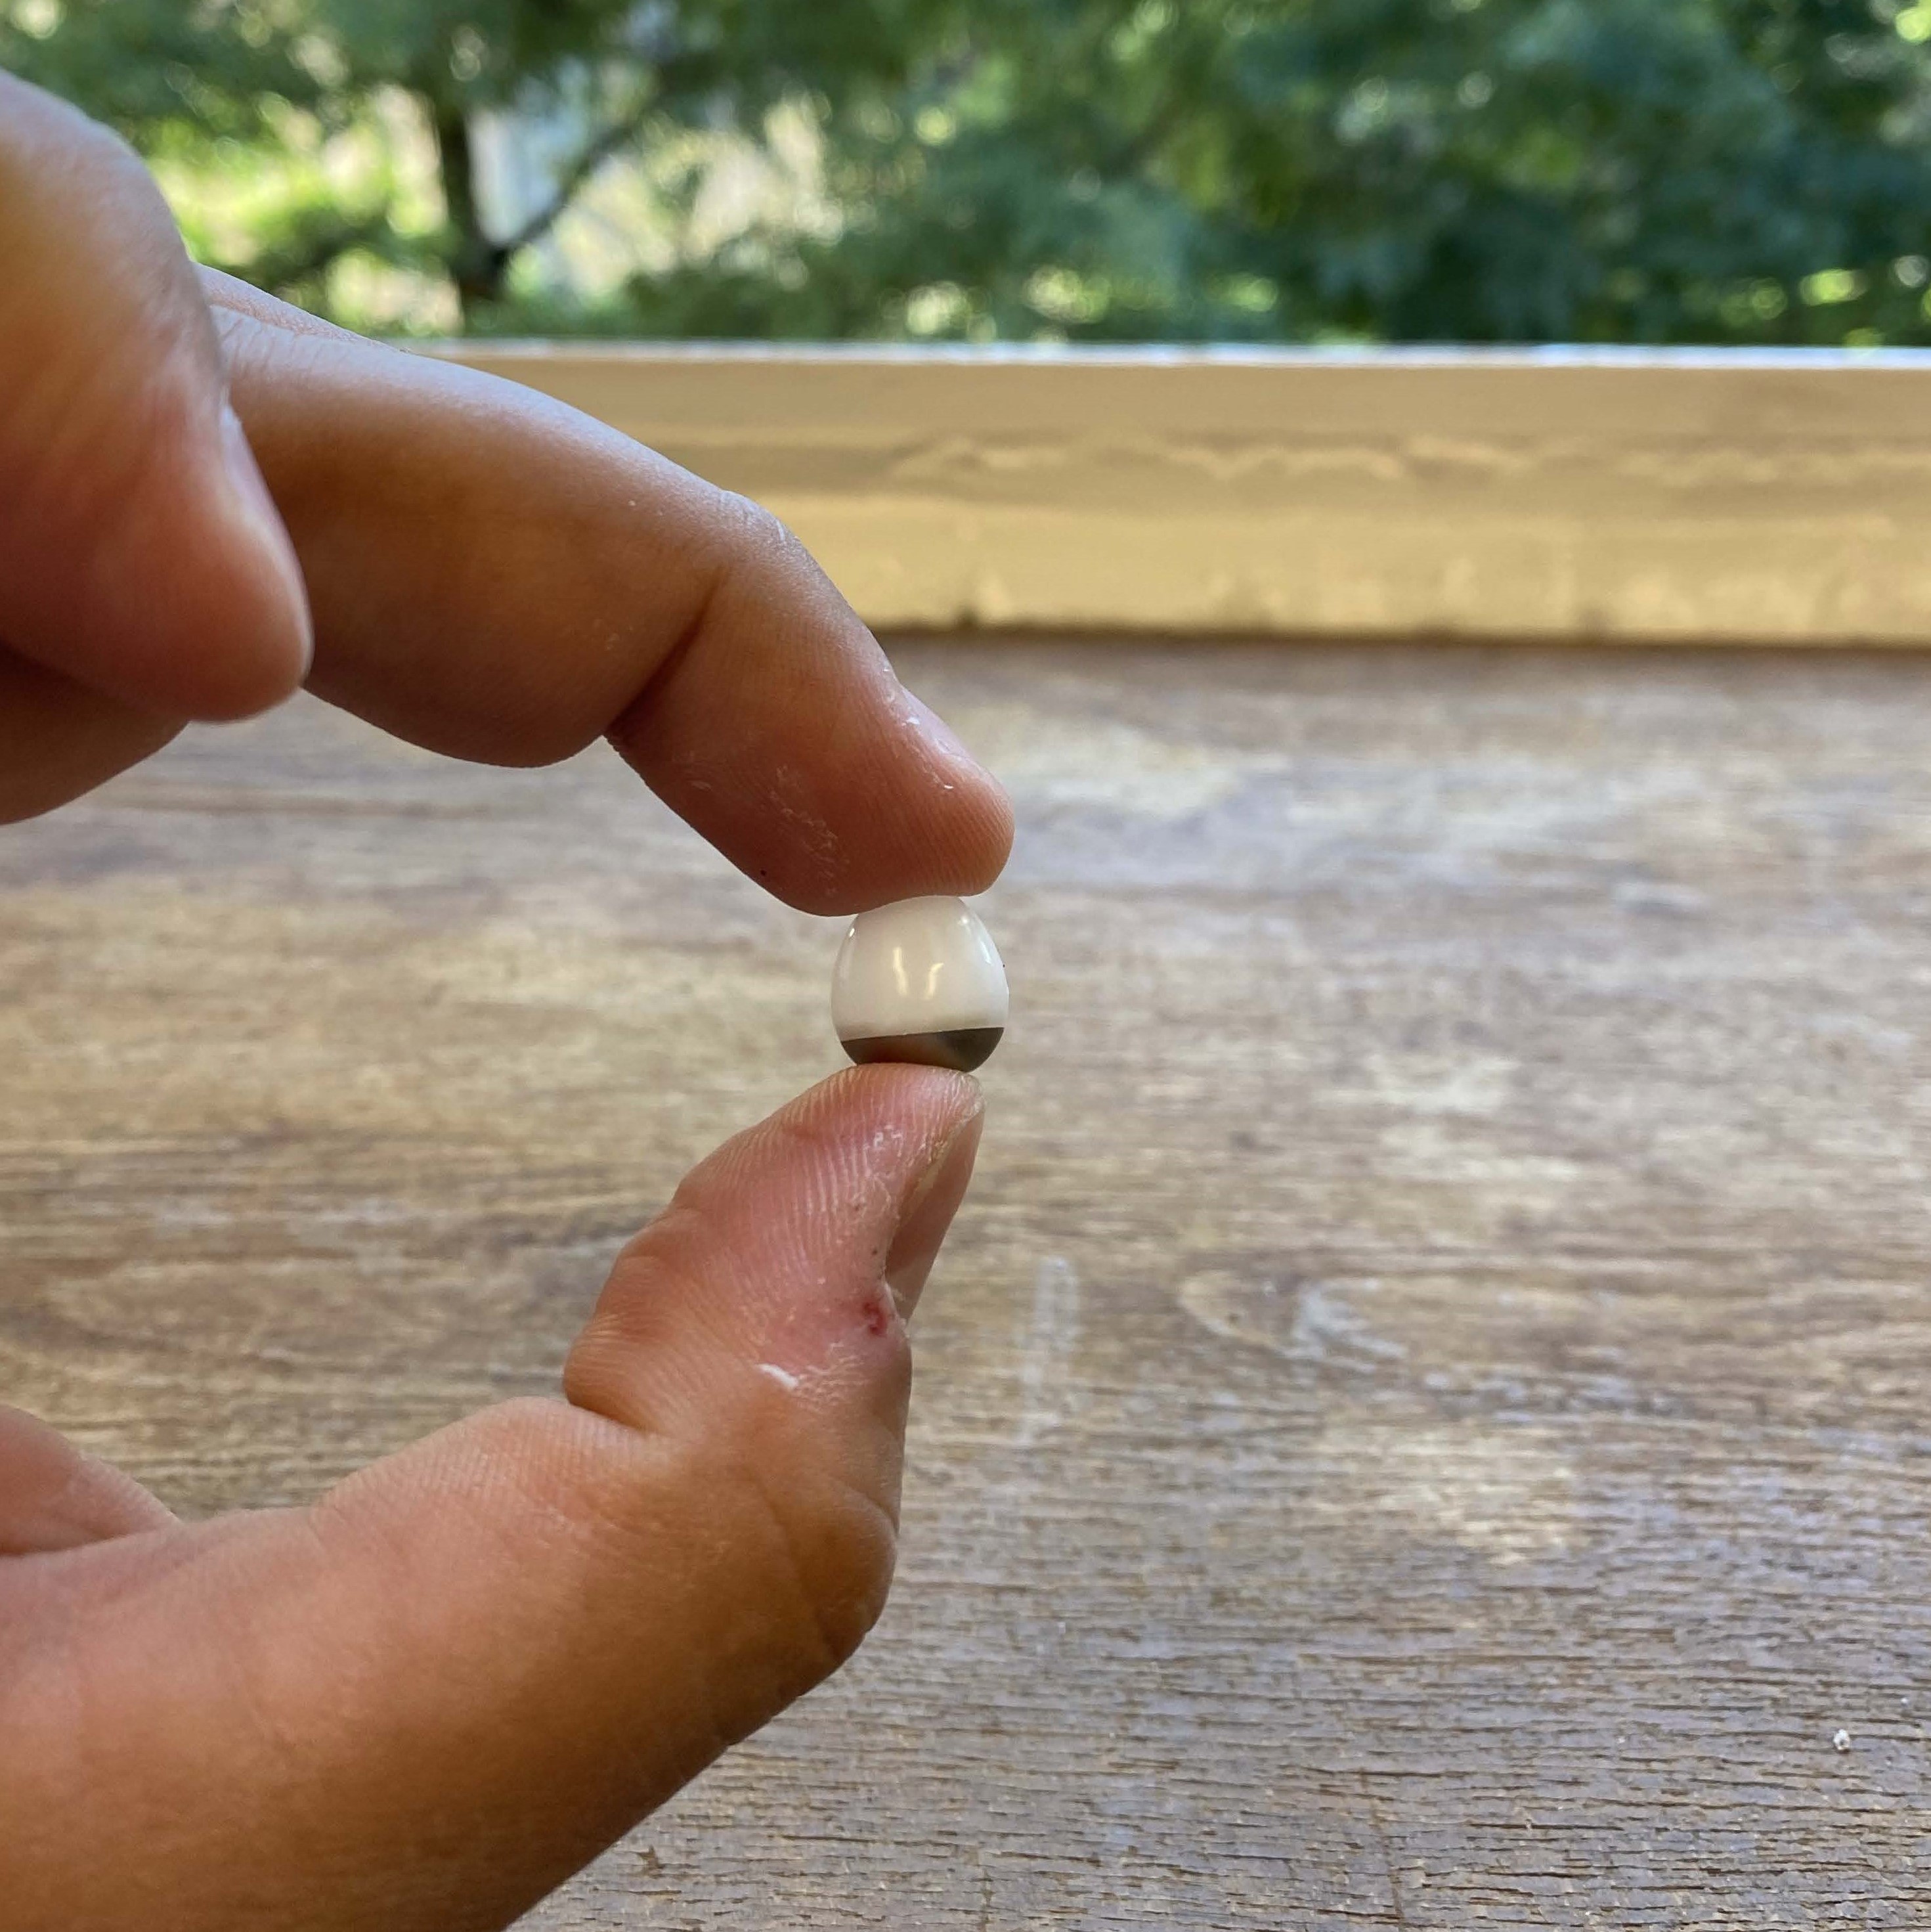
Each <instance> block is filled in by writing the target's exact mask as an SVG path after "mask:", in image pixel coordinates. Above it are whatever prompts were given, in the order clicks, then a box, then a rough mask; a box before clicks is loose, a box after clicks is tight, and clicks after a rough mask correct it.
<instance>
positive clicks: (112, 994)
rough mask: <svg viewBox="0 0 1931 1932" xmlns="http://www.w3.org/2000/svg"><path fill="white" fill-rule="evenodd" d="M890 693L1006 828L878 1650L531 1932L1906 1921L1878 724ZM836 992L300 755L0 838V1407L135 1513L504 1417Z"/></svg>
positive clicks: (1525, 663)
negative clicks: (966, 1126)
mask: <svg viewBox="0 0 1931 1932" xmlns="http://www.w3.org/2000/svg"><path fill="white" fill-rule="evenodd" d="M901 658H902V661H903V665H904V669H905V670H906V672H907V675H908V677H909V678H910V680H911V681H912V682H913V684H914V685H915V686H916V687H917V688H920V689H922V691H924V692H925V694H927V695H928V697H931V698H932V699H933V700H934V701H936V702H937V703H939V705H940V706H941V708H942V709H944V710H946V712H948V713H949V715H951V716H952V718H954V719H955V721H956V722H957V723H958V724H959V725H960V727H961V729H962V730H963V732H964V735H965V736H966V737H967V739H968V740H969V741H970V742H973V744H975V745H976V746H977V747H978V748H979V749H980V750H981V751H982V752H983V754H985V755H986V756H987V757H988V759H989V760H990V761H991V763H993V764H994V766H996V767H997V768H998V769H1000V770H1001V771H1002V772H1003V774H1004V775H1006V778H1008V779H1009V781H1010V783H1011V784H1012V787H1013V790H1014V791H1015V795H1016V796H1017V799H1018V804H1019V808H1020V812H1021V825H1022V828H1023V829H1022V833H1021V842H1020V844H1019V848H1018V853H1017V856H1016V857H1015V860H1014V862H1013V865H1012V870H1011V872H1010V874H1009V876H1008V878H1007V880H1006V882H1005V883H1003V885H1002V886H1000V888H999V889H998V891H997V892H996V893H995V894H994V895H993V898H992V900H991V905H990V908H989V916H990V917H991V921H992V923H993V925H994V929H995V930H996V932H997V934H998V935H999V938H1000V941H1001V942H1002V944H1003V945H1004V947H1005V948H1006V956H1007V959H1008V960H1009V963H1010V965H1011V967H1012V976H1013V981H1014V985H1015V989H1016V1001H1017V1004H1016V1008H1015V1025H1014V1028H1013V1031H1012V1034H1011V1035H1010V1037H1009V1042H1008V1044H1007V1045H1006V1047H1005V1049H1003V1051H1002V1052H1001V1053H1000V1055H999V1057H998V1058H997V1059H996V1060H995V1061H994V1062H993V1063H992V1064H991V1067H989V1068H988V1073H987V1085H988V1090H989V1094H990V1101H991V1123H992V1124H991V1131H990V1133H989V1134H988V1145H987V1152H986V1155H985V1160H984V1161H983V1163H982V1183H981V1185H980V1187H979V1190H978V1192H977V1193H976V1196H975V1197H974V1199H973V1202H972V1204H971V1205H970V1208H969V1209H968V1211H967V1214H966V1216H965V1217H964V1221H963V1223H962V1224H961V1227H960V1229H959V1230H958V1234H957V1235H956V1237H955V1242H954V1244H953V1246H952V1248H951V1250H949V1253H948V1256H947V1257H946V1260H945V1261H944V1262H943V1264H942V1266H941V1270H940V1274H939V1276H938V1277H937V1280H936V1281H935V1283H934V1288H933V1290H932V1292H931V1294H930V1295H928V1298H927V1300H926V1302H925V1304H924V1306H923V1307H922V1309H921V1310H920V1313H919V1325H918V1341H919V1388H918V1392H917V1397H916V1426H915V1429H914V1432H913V1446H912V1452H911V1465H910V1475H909V1478H908V1483H907V1511H906V1539H905V1548H904V1561H903V1566H902V1569H901V1577H900V1580H899V1583H898V1590H897V1593H896V1595H895V1598H894V1599H893V1602H892V1607H891V1610H889V1613H888V1615H887V1616H886V1622H885V1623H884V1625H883V1627H882V1628H880V1631H879V1632H878V1634H877V1636H876V1637H874V1640H873V1641H872V1642H871V1643H870V1645H868V1647H867V1648H866V1649H865V1651H864V1652H862V1655H861V1656H860V1658H859V1660H858V1661H857V1662H856V1664H854V1665H853V1667H851V1668H850V1670H847V1672H846V1673H845V1674H844V1676H843V1677H842V1678H841V1679H839V1680H838V1681H837V1682H835V1684H833V1685H832V1686H830V1687H829V1688H828V1689H826V1691H823V1692H822V1693H821V1694H819V1695H818V1696H817V1697H814V1698H813V1699H811V1700H810V1701H809V1702H808V1704H807V1705H806V1706H805V1707H804V1708H802V1709H800V1710H799V1711H798V1712H796V1713H794V1714H793V1715H792V1716H791V1717H790V1718H788V1719H787V1720H786V1721H784V1722H782V1723H781V1724H778V1725H776V1726H775V1727H773V1728H772V1730H770V1731H769V1733H766V1735H765V1736H763V1737H762V1738H760V1739H758V1740H757V1741H755V1742H753V1743H752V1744H751V1745H749V1746H748V1747H746V1748H744V1749H743V1750H742V1751H739V1752H738V1753H736V1754H735V1755H734V1756H733V1757H730V1759H729V1760H727V1761H726V1762H725V1763H723V1764H722V1765H721V1766H719V1767H718V1769H716V1770H715V1771H714V1772H712V1774H711V1775H709V1777H707V1778H705V1779H704V1780H703V1781H701V1782H700V1784H698V1785H697V1787H695V1788H694V1790H691V1792H689V1793H687V1794H686V1795H685V1797H684V1798H683V1799H682V1800H680V1801H679V1802H678V1803H677V1804H676V1805H673V1807H672V1808H671V1809H670V1811H668V1812H667V1813H666V1814H664V1815H663V1816H661V1817H659V1818H658V1819H657V1820H655V1821H654V1822H653V1823H651V1824H650V1825H649V1826H646V1828H645V1829H643V1831H642V1832H639V1833H638V1834H637V1835H636V1836H635V1837H634V1838H632V1839H631V1840H630V1841H628V1842H627V1843H625V1844H623V1845H622V1846H619V1847H618V1848H617V1849H616V1850H614V1851H613V1852H611V1853H610V1855H609V1856H608V1857H607V1858H604V1860H603V1861H601V1863H600V1864H598V1865H597V1866H595V1867H594V1868H593V1869H592V1870H590V1871H589V1872H587V1873H584V1874H583V1876H581V1877H580V1879H578V1880H577V1882H574V1884H572V1885H570V1886H569V1887H568V1888H566V1889H565V1891H563V1892H562V1893H560V1894H558V1895H557V1896H556V1897H554V1898H553V1900H550V1902H549V1903H547V1905H546V1906H544V1907H543V1908H542V1909H541V1910H540V1911H538V1912H537V1913H536V1914H535V1915H534V1917H533V1918H532V1921H530V1922H531V1923H532V1924H534V1925H536V1926H538V1927H545V1928H558V1932H560V1928H562V1927H611V1926H625V1927H629V1926H639V1927H697V1926H703V1927H746V1928H749V1927H758V1928H772V1932H783V1928H789V1927H833V1926H837V1927H844V1926H853V1925H858V1926H884V1927H914V1928H923V1927H931V1928H945V1932H952V1928H958V1932H967V1928H980V1929H981V1932H1018V1928H1021V1927H1024V1928H1033V1927H1128V1926H1131V1927H1143V1926H1144V1927H1195V1926H1200V1927H1267V1928H1285V1927H1296V1928H1315V1927H1320V1928H1327V1927H1384V1926H1385V1927H1408V1928H1420V1927H1466V1926H1483V1927H1543V1926H1561V1927H1614V1928H1622V1927H1649V1926H1669V1927H1738V1928H1743V1927H1748V1928H1750V1932H1763V1928H1766V1927H1798V1926H1810V1925H1814V1924H1831V1925H1833V1926H1847V1925H1848V1926H1858V1927H1921V1926H1923V1925H1924V1924H1927V1923H1928V1922H1931V1811H1927V1800H1931V1770H1927V1752H1931V1728H1927V1727H1928V1726H1931V1526H1927V1499H1931V1409H1928V1408H1927V1403H1931V1395H1928V1394H1927V1391H1931V1291H1927V1282H1931V1200H1927V1163H1931V1077H1927V1076H1931V1022H1927V1013H1931V930H1927V914H1931V662H1927V661H1925V660H1922V659H1918V658H1889V659H1883V658H1867V657H1857V656H1849V655H1843V656H1803V655H1792V656H1777V655H1759V654H1756V653H1750V652H1744V653H1729V654H1714V653H1713V654H1710V655H1695V654H1684V655H1662V654H1658V655H1637V654H1630V655H1621V654H1613V653H1606V652H1584V653H1576V654H1570V653H1564V652H1537V651H1533V650H1494V651H1485V650H1480V649H1462V648H1456V649H1440V650H1427V649H1392V648H1363V649H1305V650H1303V649H1285V648H1281V647H1278V646H1275V647H1252V648H1243V647H1227V646H1209V645H1204V644H1191V643H1176V644H1174V645H1173V646H1168V647H1159V646H1142V645H1132V646H1126V645H1115V644H1099V643H1096V644H1093V645H1090V646H1079V645H1071V644H1068V645H1057V646H1045V645H1035V644H1019V643H1010V642H1002V641H999V640H985V641H973V642H960V641H948V642H940V643H926V644H920V645H918V646H910V647H907V648H906V649H904V650H903V652H901ZM834 939H835V930H834V929H833V928H832V927H831V926H829V925H828V924H827V923H826V922H821V921H817V920H813V919H807V918H804V917H802V916H797V915H794V914H793V913H789V912H787V911H785V910H783V909H781V908H779V907H774V906H772V905H771V904H767V903H766V902H764V901H763V900H761V899H760V897H759V895H757V892H754V890H753V889H751V887H750V886H748V885H747V884H745V883H744V882H742V881H741V880H739V879H738V878H737V877H736V876H735V875H734V874H731V873H730V871H728V870H727V868H724V866H723V865H721V863H720V862H718V861H716V860H715V859H713V858H712V856H711V855H710V854H709V853H708V852H706V850H704V849H703V848H702V847H700V845H699V844H698V843H697V840H696V839H695V838H694V837H693V836H692V835H690V834H688V832H685V830H684V829H683V828H682V826H679V824H677V823H676V822H675V821H674V820H671V819H670V817H668V815H667V814H665V813H664V811H661V809H660V808H658V807H657V806H656V805H655V804H654V803H653V802H652V801H651V800H650V799H649V798H648V797H647V796H646V795H644V794H643V793H642V792H641V791H640V790H638V789H637V787H635V785H634V783H633V782H632V781H631V780H630V778H628V775H627V774H625V772H623V771H622V769H620V768H619V766H617V764H616V761H615V760H614V759H613V758H611V757H608V756H607V755H605V754H594V755H592V756H589V757H585V758H583V759H581V760H578V761H577V762H576V763H574V764H572V765H571V766H568V767H565V768H563V769H559V770H556V771H552V772H544V773H538V774H505V773H495V772H480V771H472V770H468V769H461V768H458V767H456V766H448V765H445V764H443V763H440V762H439V761H437V760H433V759H431V758H430V757H427V756H425V755H423V754H418V753H415V752H413V751H408V750H406V749H403V748H398V747H397V746H394V745H390V744H388V743H386V742H384V741H382V740H381V739H379V738H377V737H376V736H375V735H374V734H373V733H370V732H369V731H367V730H364V729H363V728H362V727H360V726H358V725H356V724H352V723H351V722H349V721H346V720H345V719H343V718H340V716H338V715H335V714H334V713H331V712H327V711H325V710H324V709H321V708H320V707H319V706H313V705H309V704H303V705H300V706H297V707H295V708H294V709H292V710H290V711H289V712H287V713H286V714H284V715H281V716H280V717H277V718H273V719H271V720H268V721H265V722H264V723H262V724H257V725H255V726H252V727H247V728H245V729H241V730H233V731H229V732H223V733H203V734H200V735H198V736H194V737H192V738H190V739H189V740H187V741H186V742H184V743H182V744H181V745H179V746H178V747H177V748H175V750H173V751H172V752H170V753H169V754H168V755H167V756H166V757H164V758H163V760H160V762H159V763H157V764H156V765H155V766H153V767H152V768H151V769H149V770H148V771H147V772H144V773H142V774H139V775H134V776H132V777H130V778H127V779H126V780H124V781H122V782H121V783H119V784H117V785H115V787H112V788H111V789H110V790H109V791H108V792H106V793H104V794H103V795H102V796H100V797H99V798H98V799H95V800H93V801H91V802H87V803H85V804H83V805H81V806H79V807H78V808H76V809H73V810H71V811H67V812H66V813H64V814H61V815H60V816H59V817H57V818H55V819H53V820H49V821H47V822H46V823H42V824H39V825H36V826H31V827H27V828H23V829H18V830H15V831H13V832H8V833H7V834H4V835H0V1057H4V1066H5V1067H6V1069H7V1079H6V1094H7V1098H6V1101H5V1106H4V1116H0V1243H4V1247H0V1253H4V1265H5V1274H4V1280H5V1287H4V1293H3V1294H0V1393H4V1394H5V1395H6V1396H7V1397H10V1398H11V1399H13V1400H16V1401H19V1402H22V1403H25V1404H27V1405H28V1406H31V1407H34V1408H36V1409H39V1410H40V1411H41V1412H43V1413H45V1414H46V1415H49V1416H50V1417H51V1418H53V1419H54V1420H55V1421H58V1423H60V1424H62V1425H63V1426H64V1427H67V1428H69V1429H70V1430H73V1431H74V1432H75V1433H76V1434H77V1435H79V1436H80V1437H81V1438H82V1439H83V1440H84V1441H85V1442H87V1443H88V1445H90V1446H92V1447H94V1448H98V1449H100V1450H102V1451H105V1452H106V1453H108V1454H112V1455H113V1456H115V1457H118V1458H120V1459H121V1460H123V1461H124V1462H125V1463H127V1464H128V1465H130V1466H131V1467H132V1468H133V1469H134V1470H135V1471H136V1472H137V1473H138V1474H139V1475H141V1476H142V1477H143V1478H146V1479H147V1480H148V1481H151V1482H152V1483H153V1484H154V1485H156V1487H157V1488H158V1489H159V1490H160V1491H161V1493H163V1496H166V1498H167V1499H169V1501H170V1502H173V1503H175V1505H178V1506H180V1507H182V1508H187V1509H190V1510H208V1509H214V1508H221V1507H224V1506H226V1505H235V1504H243V1503H259V1502H270V1501H274V1500H281V1499H292V1498H301V1497H306V1496H312V1495H313V1494H314V1493H315V1492H316V1490H318V1489H319V1488H320V1487H322V1485H323V1484H325V1483H327V1482H328V1481H330V1480H331V1479H332V1478H334V1477H336V1476H337V1475H340V1473H341V1472H343V1471H345V1470H346V1469H349V1468H351V1467H352V1466H355V1464H357V1463H360V1462H361V1461H362V1460H364V1459H365V1458H367V1457H372V1456H374V1455H377V1454H380V1453H381V1452H382V1451H385V1450H387V1449H389V1448H393V1447H394V1446H395V1445H398V1444H400V1443H402V1442H405V1441H406V1440H408V1439H409V1438H411V1437H412V1436H416V1435H418V1434H419V1433H421V1432H423V1431H424V1430H428V1429H430V1428H431V1427H434V1426H435V1425H436V1424H439V1423H441V1422H442V1421H445V1420H446V1419H447V1418H450V1417H452V1416H454V1415H458V1414H460V1413H461V1412H463V1411H465V1410H466V1409H469V1408H471V1407H472V1406H475V1405H478V1404H481V1403H487V1402H489V1401H490V1400H494V1399H496V1398H498V1397H502V1396H505V1395H508V1394H511V1393H514V1392H519V1391H535V1390H547V1389H549V1388H551V1387H552V1386H553V1381H554V1378H555V1376H556V1371H557V1367H558V1364H559V1361H560V1360H561V1358H562V1354H563V1351H564V1349H565V1345H566V1343H567V1342H568V1338H569V1337H570V1336H571V1333H572V1331H573V1330H574V1328H575V1327H576V1325H577V1322H579V1320H580V1319H581V1317H582V1316H583V1313H584V1311H585V1309H586V1307H587V1305H588V1301H589V1296H590V1295H591V1294H592V1291H593V1290H594V1289H595V1286H596V1285H597V1283H598V1280H599V1278H600V1277H601V1273H602V1271H603V1268H604V1263H605V1261H606V1259H607V1257H608V1256H610V1253H611V1252H612V1251H613V1250H614V1249H615V1248H616V1246H617V1245H618V1244H619V1242H620V1241H622V1238H624V1236H625V1235H626V1234H627V1233H628V1232H629V1231H630V1230H631V1229H632V1227H633V1226H634V1225H635V1224H636V1223H637V1222H638V1221H639V1220H640V1219H642V1218H643V1217H644V1216H646V1214H649V1212H650V1211H651V1210H652V1208H653V1207H654V1206H655V1205H657V1204H658V1202H661V1200H662V1199H664V1196H665V1194H666V1193H667V1191H668V1190H669V1189H670V1187H671V1185H672V1184H673V1180H674V1178H675V1177H676V1175H677V1174H678V1173H679V1172H680V1170H681V1169H682V1168H683V1167H684V1166H685V1165H686V1164H687V1163H688V1162H690V1161H691V1160H693V1159H694V1157H697V1155H698V1154H700V1152H701V1151H703V1149H705V1148H707V1147H708V1146H709V1145H711V1144H712V1142H714V1141H715V1140H717V1139H718V1138H720V1137H721V1136H723V1135H724V1134H725V1133H727V1132H728V1131H730V1130H731V1129H733V1127H736V1126H738V1125H739V1124H742V1123H743V1122H745V1121H749V1120H750V1119H751V1118H754V1116H756V1115H759V1114H760V1113H762V1112H764V1111H765V1110H766V1109H768V1108H769V1107H771V1106H774V1105H775V1104H776V1103H778V1101H780V1100H781V1099H783V1098H784V1097H785V1096H787V1095H788V1094H790V1093H791V1092H793V1091H794V1090H796V1088H799V1087H801V1086H802V1085H804V1084H805V1083H806V1082H808V1081H809V1080H810V1079H812V1078H813V1077H814V1076H816V1075H817V1074H819V1073H822V1072H824V1071H826V1070H829V1069H830V1068H831V1067H832V1066H833V1065H834V1064H835V1063H836V1061H837V1058H838V1055H837V1053H836V1051H835V1047H834V1046H833V1044H832V1041H831V1040H830V1037H829V1033H828V1031H827V1025H826V1016H825V996H826V977H827V974H828V971H829V962H830V957H831V953H832V947H833V944H834ZM1840 1730H1842V1731H1843V1732H1844V1733H1848V1739H1847V1742H1848V1748H1847V1749H1839V1748H1835V1747H1834V1743H1833V1739H1834V1734H1836V1733H1838V1732H1840Z"/></svg>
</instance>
